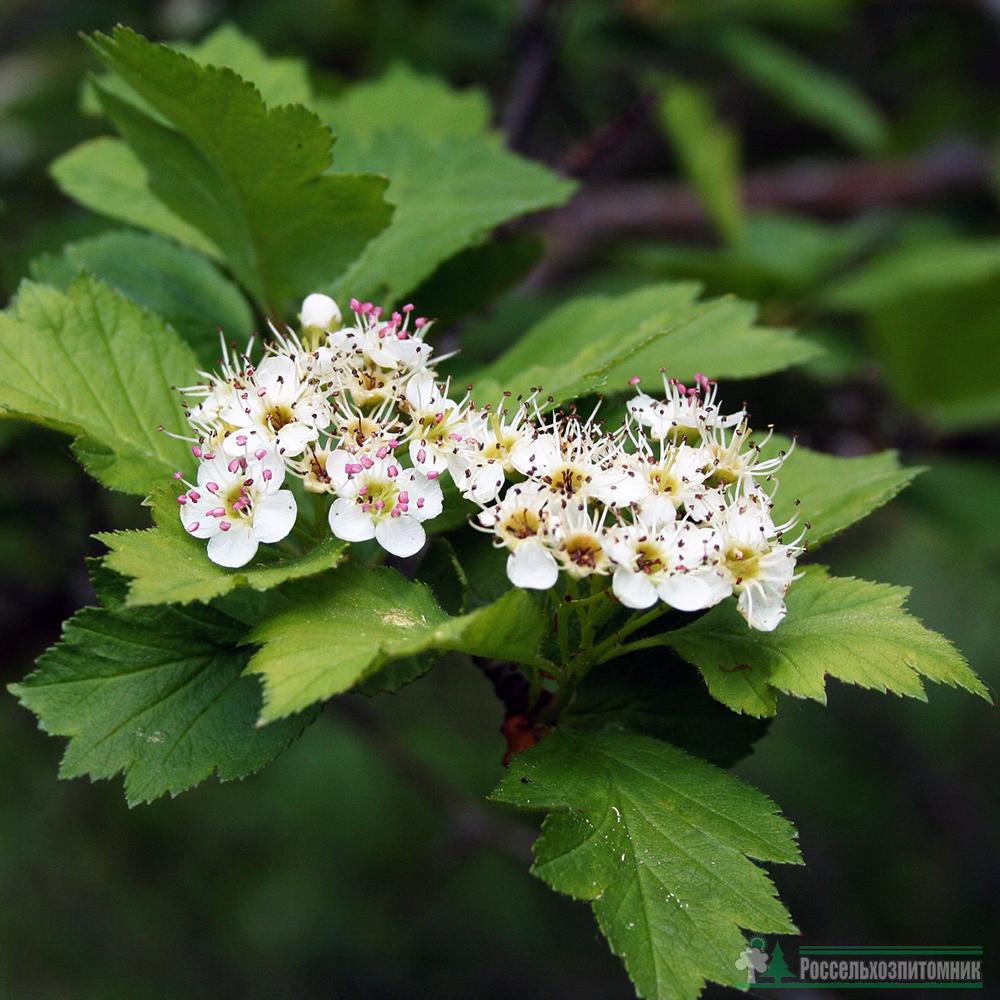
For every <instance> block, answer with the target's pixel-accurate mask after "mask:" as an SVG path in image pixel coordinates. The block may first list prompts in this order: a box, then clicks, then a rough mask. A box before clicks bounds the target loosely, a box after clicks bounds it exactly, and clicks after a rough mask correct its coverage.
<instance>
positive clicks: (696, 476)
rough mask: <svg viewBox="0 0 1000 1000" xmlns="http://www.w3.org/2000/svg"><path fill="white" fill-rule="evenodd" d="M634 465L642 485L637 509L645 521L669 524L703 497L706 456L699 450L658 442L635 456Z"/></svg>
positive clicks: (706, 473)
mask: <svg viewBox="0 0 1000 1000" xmlns="http://www.w3.org/2000/svg"><path fill="white" fill-rule="evenodd" d="M643 444H645V442H643ZM636 461H637V463H638V466H639V469H640V471H641V474H642V483H643V493H642V496H640V497H639V499H638V501H637V505H638V508H639V511H640V513H641V514H642V515H643V516H644V517H645V518H646V520H650V521H656V522H661V521H672V520H673V519H674V516H675V514H676V512H677V511H678V510H680V509H681V508H682V507H687V506H688V505H694V504H695V503H696V500H697V499H698V498H699V497H701V496H702V495H703V494H704V493H705V490H706V486H705V479H706V478H707V477H708V472H707V470H706V468H705V466H706V465H707V464H708V462H709V456H708V455H707V453H706V452H705V451H704V449H702V448H692V447H691V446H690V445H687V444H678V445H675V444H669V443H667V442H666V441H659V442H658V443H657V445H656V446H655V447H654V446H650V445H646V446H645V447H644V448H642V450H640V451H639V452H637V453H636Z"/></svg>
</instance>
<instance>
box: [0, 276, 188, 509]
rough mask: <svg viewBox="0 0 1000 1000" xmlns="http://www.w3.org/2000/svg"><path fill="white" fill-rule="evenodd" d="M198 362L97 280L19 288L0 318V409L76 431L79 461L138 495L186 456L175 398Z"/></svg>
mask: <svg viewBox="0 0 1000 1000" xmlns="http://www.w3.org/2000/svg"><path fill="white" fill-rule="evenodd" d="M196 366H197V360H196V358H195V356H194V354H193V353H192V352H191V349H190V348H189V347H188V346H187V345H186V344H184V343H182V341H181V340H180V338H178V337H177V335H176V334H175V333H174V332H173V331H172V330H171V329H170V328H169V327H168V326H166V325H165V324H164V323H163V321H162V320H160V319H159V318H158V317H156V316H154V315H153V314H152V313H150V312H147V311H146V310H144V309H142V308H140V307H139V306H137V305H135V304H134V303H132V302H130V301H129V300H128V299H126V298H124V297H123V296H122V295H120V294H119V293H118V292H116V291H113V290H112V289H110V288H108V286H107V285H104V284H102V283H101V282H100V281H97V280H96V279H95V278H92V277H89V276H83V277H80V278H77V279H76V280H75V281H74V282H73V284H72V285H71V286H70V288H69V291H68V292H65V293H63V292H60V291H57V290H56V289H53V288H47V287H46V286H44V285H36V284H32V283H30V282H26V283H25V284H23V285H22V286H21V289H20V291H19V293H18V296H17V302H16V305H15V308H14V310H13V311H12V312H9V313H4V314H0V407H3V408H4V409H6V410H9V411H11V412H12V413H15V414H17V415H18V416H21V417H24V418H26V419H28V420H33V421H35V422H37V423H41V424H45V425H46V426H49V427H55V428H57V429H59V430H62V431H66V432H67V433H70V434H74V435H79V436H80V438H79V440H78V441H77V449H76V450H77V455H78V457H80V458H81V460H82V461H83V463H84V465H85V466H86V467H87V470H88V471H89V472H90V473H91V474H92V475H94V476H95V477H96V478H97V479H99V480H100V481H101V482H102V483H103V484H104V485H105V486H108V487H110V488H111V489H117V490H124V491H125V492H126V493H137V494H140V495H142V494H144V493H146V492H148V490H149V488H150V486H153V485H155V484H156V483H157V482H160V481H162V480H164V479H165V478H166V477H168V476H169V475H170V473H171V472H172V471H173V470H175V469H177V468H178V467H180V465H181V464H182V463H185V462H187V461H189V460H190V452H188V451H187V447H186V446H185V445H184V443H183V442H181V441H177V440H175V439H174V438H171V437H169V436H168V435H167V434H165V433H161V432H160V431H159V430H158V429H157V428H158V427H163V428H165V429H166V430H171V431H174V432H177V433H185V432H186V430H187V424H186V423H185V420H184V415H183V412H182V410H181V405H180V398H179V396H178V394H177V393H176V392H175V391H174V390H173V389H172V388H171V386H173V385H185V384H187V382H189V381H190V379H191V372H192V371H193V370H194V369H195V367H196Z"/></svg>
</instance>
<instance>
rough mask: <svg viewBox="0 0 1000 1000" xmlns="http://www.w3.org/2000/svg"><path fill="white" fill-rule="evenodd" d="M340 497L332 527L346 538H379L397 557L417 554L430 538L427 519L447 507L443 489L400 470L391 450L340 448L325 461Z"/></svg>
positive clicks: (332, 512) (413, 472) (332, 509)
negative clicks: (365, 451) (370, 452)
mask: <svg viewBox="0 0 1000 1000" xmlns="http://www.w3.org/2000/svg"><path fill="white" fill-rule="evenodd" d="M326 471H327V475H328V476H329V477H330V483H331V486H332V488H333V492H334V493H336V495H337V499H336V500H334V502H333V505H332V506H331V507H330V530H331V531H332V532H333V533H334V534H335V535H336V536H337V537H338V538H340V539H343V540H344V541H345V542H364V541H368V540H369V539H371V538H374V539H375V540H376V541H377V542H378V543H379V545H381V546H382V548H384V549H385V550H386V551H387V552H391V553H392V554H393V555H394V556H400V557H405V556H412V555H415V554H416V553H417V552H419V551H420V549H421V548H422V547H423V544H424V542H425V540H426V537H427V536H426V532H425V531H424V526H423V522H424V521H427V520H430V519H431V518H433V517H437V516H438V514H440V513H441V509H442V507H443V503H444V501H443V497H442V494H441V487H440V485H439V484H438V483H436V482H435V481H433V480H431V479H428V478H427V477H426V476H425V475H423V474H422V473H420V472H418V471H417V470H416V469H403V468H400V465H399V460H398V459H397V458H396V457H395V456H394V455H392V454H391V453H386V454H384V455H383V456H382V457H379V455H378V454H377V453H376V455H375V456H374V457H373V456H370V455H367V454H365V453H364V452H351V451H348V450H346V449H344V448H338V449H337V450H336V451H333V452H331V453H330V455H329V456H328V458H327V461H326Z"/></svg>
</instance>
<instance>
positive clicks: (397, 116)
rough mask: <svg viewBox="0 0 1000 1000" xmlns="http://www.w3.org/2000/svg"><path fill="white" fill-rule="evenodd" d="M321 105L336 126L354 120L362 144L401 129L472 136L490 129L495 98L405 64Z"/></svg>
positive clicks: (352, 124) (424, 134) (423, 133)
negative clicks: (459, 87)
mask: <svg viewBox="0 0 1000 1000" xmlns="http://www.w3.org/2000/svg"><path fill="white" fill-rule="evenodd" d="M316 106H317V108H318V109H319V112H320V115H321V116H322V118H323V120H324V121H327V122H330V123H331V125H332V126H333V127H334V128H335V129H339V128H340V127H341V125H342V124H344V123H346V124H349V126H350V132H351V135H352V137H353V139H354V141H355V142H358V143H361V144H368V143H370V142H372V140H373V139H374V138H375V136H376V135H377V134H378V133H379V132H392V131H397V130H399V129H405V130H406V131H409V132H416V133H418V134H419V135H421V136H422V137H423V138H425V139H431V140H434V139H439V138H441V137H442V136H446V135H450V136H458V137H465V138H472V137H475V136H482V135H484V134H486V133H487V132H488V130H489V125H490V103H489V99H488V98H487V97H486V94H484V93H483V92H482V91H481V90H475V89H471V88H470V89H468V90H455V89H454V88H452V87H450V86H449V85H448V84H447V83H445V82H444V81H443V80H440V79H438V78H437V77H435V76H429V75H427V74H423V73H417V72H415V71H414V70H413V69H411V68H410V67H408V66H406V65H403V64H402V63H400V64H397V65H395V66H393V67H392V68H391V69H389V70H388V71H387V72H386V73H385V74H384V75H383V76H381V77H379V79H377V80H369V81H365V82H363V83H356V84H354V85H353V86H352V87H349V88H348V89H347V90H346V91H344V93H343V94H340V95H339V96H337V97H334V98H323V99H321V100H319V101H317V102H316ZM497 141H498V142H499V137H497Z"/></svg>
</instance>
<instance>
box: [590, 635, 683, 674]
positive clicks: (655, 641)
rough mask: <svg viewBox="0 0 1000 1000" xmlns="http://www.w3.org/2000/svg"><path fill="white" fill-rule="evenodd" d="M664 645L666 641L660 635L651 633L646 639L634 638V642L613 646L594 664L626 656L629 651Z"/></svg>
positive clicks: (598, 664) (597, 664)
mask: <svg viewBox="0 0 1000 1000" xmlns="http://www.w3.org/2000/svg"><path fill="white" fill-rule="evenodd" d="M665 645H666V643H665V642H664V641H663V636H662V635H651V636H649V638H647V639H636V640H635V642H627V643H625V645H624V646H615V647H614V648H613V649H611V650H610V651H609V652H608V653H606V654H604V655H603V656H601V658H600V659H598V661H597V663H596V664H595V666H600V665H601V664H602V663H608V662H610V661H611V660H617V659H618V657H619V656H628V654H629V653H634V652H636V651H637V650H640V649H653V648H654V647H655V646H665Z"/></svg>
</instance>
